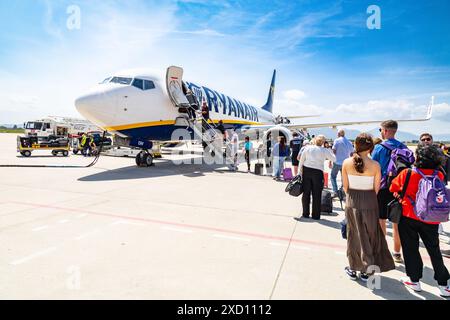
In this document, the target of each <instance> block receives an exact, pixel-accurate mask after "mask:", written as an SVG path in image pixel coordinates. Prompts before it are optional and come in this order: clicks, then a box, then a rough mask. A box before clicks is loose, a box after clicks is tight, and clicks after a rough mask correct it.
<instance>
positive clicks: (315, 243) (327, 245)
mask: <svg viewBox="0 0 450 320" xmlns="http://www.w3.org/2000/svg"><path fill="white" fill-rule="evenodd" d="M8 202H9V203H14V204H20V205H26V206H31V207H35V208H48V209H56V210H63V211H68V212H74V213H75V212H76V213H79V212H84V213H87V214H92V215H96V216H102V217H109V218H115V219H117V218H120V219H124V220H132V221H141V222H148V223H154V224H161V225H167V226H177V227H184V228H192V229H198V230H204V231H214V232H220V233H225V234H233V235H241V236H248V237H252V238H259V239H268V240H278V241H286V242H289V241H291V242H292V243H302V244H309V245H312V246H316V247H325V248H332V249H345V250H346V249H347V246H343V245H337V244H332V243H325V242H318V241H311V240H300V239H290V238H287V237H279V236H272V235H267V234H260V233H252V232H245V231H237V230H229V229H222V228H215V227H207V226H200V225H193V224H186V223H178V222H170V221H163V220H156V219H148V218H139V217H130V216H123V215H118V214H111V213H103V212H97V211H92V210H85V209H72V208H64V207H58V206H51V205H41V204H33V203H28V202H19V201H8ZM422 259H424V260H426V261H431V259H430V257H428V256H426V257H423V258H422Z"/></svg>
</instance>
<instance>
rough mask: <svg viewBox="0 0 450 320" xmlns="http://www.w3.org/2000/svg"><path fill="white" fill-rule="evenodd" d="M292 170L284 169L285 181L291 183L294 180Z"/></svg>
mask: <svg viewBox="0 0 450 320" xmlns="http://www.w3.org/2000/svg"><path fill="white" fill-rule="evenodd" d="M292 178H293V177H292V169H291V168H284V169H283V179H284V181H291V180H292Z"/></svg>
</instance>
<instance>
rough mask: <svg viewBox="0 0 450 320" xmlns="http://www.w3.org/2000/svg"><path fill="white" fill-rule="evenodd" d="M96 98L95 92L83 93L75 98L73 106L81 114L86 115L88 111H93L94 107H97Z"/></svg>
mask: <svg viewBox="0 0 450 320" xmlns="http://www.w3.org/2000/svg"><path fill="white" fill-rule="evenodd" d="M97 100H98V97H97V94H87V95H83V96H81V97H79V98H77V99H76V100H75V107H76V108H77V110H78V112H79V113H81V114H82V115H83V116H86V115H88V114H89V113H90V112H92V111H95V109H96V108H97V107H98V106H97V105H96V104H97V102H98V101H97Z"/></svg>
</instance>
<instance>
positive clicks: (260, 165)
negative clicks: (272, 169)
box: [255, 163, 264, 176]
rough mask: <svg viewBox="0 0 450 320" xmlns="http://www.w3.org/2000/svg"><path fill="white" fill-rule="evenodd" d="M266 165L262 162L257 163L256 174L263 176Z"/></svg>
mask: <svg viewBox="0 0 450 320" xmlns="http://www.w3.org/2000/svg"><path fill="white" fill-rule="evenodd" d="M263 168H264V165H263V164H262V163H256V164H255V174H257V175H259V176H261V175H262V174H263Z"/></svg>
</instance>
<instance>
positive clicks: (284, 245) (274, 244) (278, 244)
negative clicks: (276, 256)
mask: <svg viewBox="0 0 450 320" xmlns="http://www.w3.org/2000/svg"><path fill="white" fill-rule="evenodd" d="M269 244H270V245H271V246H274V247H283V248H285V247H286V245H287V244H285V243H278V242H271V243H269Z"/></svg>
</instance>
